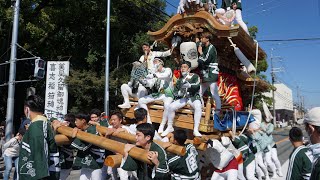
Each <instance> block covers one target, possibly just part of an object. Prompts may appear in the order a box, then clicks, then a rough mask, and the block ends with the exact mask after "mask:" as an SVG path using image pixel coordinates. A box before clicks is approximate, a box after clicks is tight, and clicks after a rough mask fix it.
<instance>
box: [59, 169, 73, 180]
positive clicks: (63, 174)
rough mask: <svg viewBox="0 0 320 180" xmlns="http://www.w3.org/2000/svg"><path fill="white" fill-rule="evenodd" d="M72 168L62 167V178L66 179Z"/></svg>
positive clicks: (61, 179)
mask: <svg viewBox="0 0 320 180" xmlns="http://www.w3.org/2000/svg"><path fill="white" fill-rule="evenodd" d="M71 170H72V169H71V168H70V169H61V171H60V180H66V179H67V178H68V176H69V175H70V172H71Z"/></svg>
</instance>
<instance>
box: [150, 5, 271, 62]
mask: <svg viewBox="0 0 320 180" xmlns="http://www.w3.org/2000/svg"><path fill="white" fill-rule="evenodd" d="M204 31H209V32H211V33H212V34H213V35H214V37H215V39H214V40H213V42H212V43H213V44H214V45H215V46H216V48H217V49H220V48H225V47H227V48H229V49H232V47H230V43H229V41H228V39H227V38H228V37H232V40H233V42H234V43H235V44H236V45H237V47H239V48H240V50H241V51H242V52H243V53H244V54H245V56H246V57H247V58H248V59H249V60H254V59H255V56H256V53H255V51H256V45H255V42H254V40H253V39H252V38H251V37H250V36H249V35H248V34H247V33H246V32H245V31H244V30H243V29H242V28H241V27H239V26H238V25H235V26H233V27H229V26H226V25H222V24H221V23H219V22H218V20H217V19H216V18H215V17H214V16H212V15H211V14H210V13H208V12H207V11H198V12H188V13H184V14H176V15H175V16H173V17H172V18H170V19H169V21H168V22H167V23H166V24H165V25H164V26H163V27H162V28H161V29H160V30H158V31H156V32H151V31H149V32H148V34H149V35H150V36H151V38H152V39H154V40H157V41H160V42H163V43H165V44H167V45H168V46H170V45H171V39H172V37H173V35H174V33H176V34H178V35H180V36H181V37H183V38H184V39H193V38H194V37H195V36H197V35H199V33H201V32H204ZM218 51H219V50H218ZM264 58H266V53H265V52H264V51H263V50H262V49H261V48H259V58H258V59H259V60H262V59H264Z"/></svg>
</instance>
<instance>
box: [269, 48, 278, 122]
mask: <svg viewBox="0 0 320 180" xmlns="http://www.w3.org/2000/svg"><path fill="white" fill-rule="evenodd" d="M273 50H274V49H273V48H271V58H270V59H271V82H272V87H273V88H272V102H273V103H272V106H273V125H274V126H276V123H277V120H276V119H277V116H276V105H275V104H276V103H275V99H274V82H275V74H274V73H275V72H274V69H273Z"/></svg>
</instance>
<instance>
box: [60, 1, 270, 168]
mask: <svg viewBox="0 0 320 180" xmlns="http://www.w3.org/2000/svg"><path fill="white" fill-rule="evenodd" d="M186 10H187V11H186V12H185V13H184V14H176V15H175V16H173V17H172V18H170V19H169V20H168V22H167V23H166V24H165V25H164V26H163V27H162V29H160V30H158V31H156V32H150V31H149V32H148V35H150V36H151V38H152V39H154V40H155V41H157V42H161V43H164V44H166V45H168V47H171V40H172V38H173V37H174V36H175V35H179V36H180V37H181V38H182V41H194V39H195V37H199V35H200V34H201V33H202V32H210V33H212V34H213V35H214V39H213V41H212V42H211V43H212V44H213V45H214V46H215V47H216V49H217V53H218V61H219V69H220V73H219V82H218V84H219V94H220V98H221V103H222V112H223V113H222V114H224V115H225V114H226V113H228V112H231V111H232V112H236V113H243V114H245V115H248V114H249V113H248V112H247V111H245V109H246V108H245V106H244V105H243V104H244V103H243V102H245V101H246V102H248V101H250V99H251V96H252V91H253V86H254V84H256V89H258V90H259V91H264V90H265V91H266V90H267V89H269V87H270V85H269V84H268V83H267V82H265V81H263V80H260V79H258V78H255V79H254V78H253V76H251V75H250V74H249V73H246V72H244V71H241V70H240V68H241V66H242V65H241V62H240V60H239V59H238V58H237V56H236V54H235V52H234V47H233V46H231V43H230V42H231V41H232V42H233V43H234V44H235V45H236V46H237V47H238V48H239V49H240V50H241V51H242V53H243V54H244V56H245V57H246V58H247V59H249V60H250V61H251V63H253V64H254V63H255V59H256V43H255V41H254V40H253V39H252V38H251V37H250V36H249V35H248V34H247V33H246V32H245V31H244V30H243V29H242V28H241V27H239V26H238V25H234V26H227V25H222V24H221V23H220V22H219V21H218V19H217V17H214V16H213V15H212V14H210V13H209V12H207V11H205V10H204V9H199V8H196V7H193V8H192V6H191V8H189V9H186ZM230 40H231V41H230ZM174 51H175V52H173V53H172V54H173V56H174V57H173V58H177V59H180V57H179V56H180V52H179V47H177V48H175V50H174ZM257 55H258V60H263V59H265V58H266V53H265V52H264V51H263V50H262V49H261V48H260V47H259V48H258V53H257ZM254 81H255V83H254ZM137 100H138V99H134V98H131V99H130V104H131V108H130V109H125V110H123V112H124V114H125V116H126V118H127V119H133V118H134V109H135V106H136V105H137V104H138V102H137ZM212 107H214V102H213V100H212V99H211V98H210V97H205V106H204V108H203V112H202V119H201V123H200V127H199V131H200V132H201V133H202V134H203V135H204V136H206V137H208V138H211V139H212V138H213V139H220V137H221V136H229V135H228V133H227V132H226V131H221V130H219V129H217V128H215V122H216V121H214V120H213V117H212V113H211V109H212ZM148 108H149V113H150V117H151V120H152V121H153V123H160V122H161V120H162V113H163V103H162V102H154V103H150V104H148ZM221 116H223V115H221ZM220 118H221V119H223V117H220ZM245 119H246V118H245ZM174 126H175V127H178V128H183V129H186V130H193V110H192V109H191V108H190V107H189V106H185V107H184V108H182V109H180V110H178V111H177V112H176V117H175V121H174ZM241 128H243V126H237V129H238V130H241ZM227 129H228V130H230V129H231V127H229V128H227ZM97 131H98V132H99V134H100V135H101V136H97V135H93V134H88V133H85V132H82V131H79V132H78V133H77V135H76V137H77V138H79V139H80V140H83V141H86V142H89V143H92V144H93V145H96V146H98V147H101V148H104V149H107V150H110V151H113V152H115V153H116V154H117V155H112V156H108V157H106V159H105V164H106V165H108V166H112V167H119V166H120V163H121V158H122V154H123V149H124V145H125V144H124V143H122V142H118V141H116V140H112V138H110V139H109V138H106V137H104V135H105V134H106V132H107V131H108V128H106V127H102V126H97ZM57 132H58V133H60V134H58V135H56V142H57V143H58V144H60V145H63V144H70V143H71V140H72V139H71V137H72V129H71V128H69V127H59V128H58V129H57ZM111 136H112V137H116V138H120V139H124V140H126V141H127V142H128V143H135V136H134V135H131V134H128V133H124V132H121V133H118V134H111ZM156 142H157V143H158V144H159V145H160V146H162V147H163V148H164V149H165V150H166V151H167V152H170V153H174V154H178V155H184V154H185V148H184V147H182V146H177V145H173V144H170V143H163V142H160V141H156ZM187 142H188V143H193V144H194V145H195V146H196V148H197V149H198V150H201V151H204V150H205V149H206V144H205V138H204V137H195V138H194V139H192V138H190V139H189V140H187ZM129 155H130V156H132V157H133V158H135V159H138V160H140V161H143V162H145V163H150V161H149V160H148V159H147V152H146V151H145V150H143V149H141V148H138V147H134V148H133V149H132V150H131V151H130V152H129Z"/></svg>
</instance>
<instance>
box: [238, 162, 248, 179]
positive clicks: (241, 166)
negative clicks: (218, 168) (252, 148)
mask: <svg viewBox="0 0 320 180" xmlns="http://www.w3.org/2000/svg"><path fill="white" fill-rule="evenodd" d="M238 180H246V178H245V177H244V175H243V163H241V164H238Z"/></svg>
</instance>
